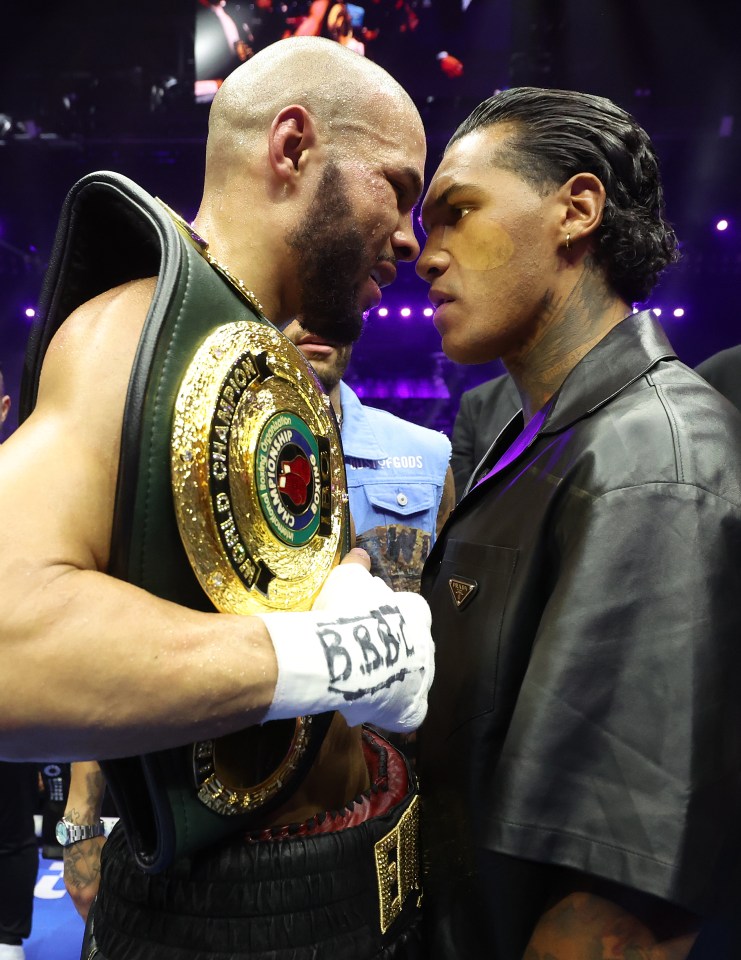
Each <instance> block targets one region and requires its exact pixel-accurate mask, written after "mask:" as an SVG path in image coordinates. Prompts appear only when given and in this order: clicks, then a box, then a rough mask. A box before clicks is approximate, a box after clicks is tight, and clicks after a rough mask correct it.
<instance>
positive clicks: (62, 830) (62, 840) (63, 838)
mask: <svg viewBox="0 0 741 960" xmlns="http://www.w3.org/2000/svg"><path fill="white" fill-rule="evenodd" d="M55 832H56V835H57V840H58V842H59V844H60V845H61V846H63V847H64V846H66V844H67V840H68V839H69V827H68V826H67V824H66V823H65V822H64V820H60V821H59V823H58V824H57V829H56V831H55Z"/></svg>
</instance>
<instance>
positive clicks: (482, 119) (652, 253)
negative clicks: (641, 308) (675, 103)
mask: <svg viewBox="0 0 741 960" xmlns="http://www.w3.org/2000/svg"><path fill="white" fill-rule="evenodd" d="M505 122H508V123H512V124H513V125H514V126H513V135H512V139H511V141H510V142H509V143H508V144H507V145H505V146H504V147H500V149H499V150H498V151H497V154H496V157H495V158H492V159H493V160H494V161H495V162H496V164H497V165H498V166H503V167H505V168H506V169H508V170H511V171H512V172H513V173H516V174H518V175H519V176H521V177H522V178H523V179H524V180H526V181H527V182H528V183H529V184H531V185H532V186H533V187H534V188H535V189H536V190H538V191H539V192H543V191H545V190H547V189H551V188H552V187H554V186H555V187H557V186H559V185H560V184H562V183H565V182H566V180H568V179H569V178H570V177H572V176H574V174H576V173H592V174H594V175H595V176H597V177H599V179H600V180H601V181H602V184H603V185H604V188H605V193H606V200H605V209H604V213H603V217H602V223H601V225H600V227H599V230H598V231H597V233H596V234H595V239H596V244H595V250H594V258H595V261H596V262H597V263H598V264H599V265H600V266H601V267H602V269H603V270H604V271H605V273H606V275H607V280H608V282H609V284H610V285H611V286H612V288H613V289H614V290H615V291H616V293H617V294H618V295H619V296H620V297H622V298H623V299H624V300H625V301H626V302H627V303H635V302H637V301H642V300H645V299H646V298H647V297H648V295H649V294H650V293H651V291H652V290H653V288H654V286H655V285H656V281H657V280H658V277H659V274H660V273H661V271H662V270H663V269H664V268H665V267H666V266H667V265H668V264H670V263H674V262H676V260H678V259H679V254H678V251H677V237H676V234H675V233H674V230H673V229H672V227H671V225H670V224H669V223H667V222H666V220H665V219H664V192H663V189H662V186H661V177H660V175H659V165H658V159H657V156H656V153H655V151H654V148H653V145H652V143H651V140H650V139H649V136H648V134H647V133H646V131H645V130H644V129H643V128H642V127H641V126H640V125H639V124H638V123H637V122H636V120H635V119H634V118H633V117H632V116H631V115H630V114H629V113H627V112H626V111H625V110H623V109H621V108H620V107H618V106H616V105H615V104H614V103H613V102H612V101H611V100H607V99H606V98H605V97H598V96H594V95H592V94H588V93H577V92H575V91H571V90H549V89H544V88H541V87H513V88H512V89H511V90H504V91H503V92H501V93H497V94H495V96H493V97H490V98H489V99H488V100H485V101H484V102H483V103H482V104H480V105H479V106H478V107H477V108H476V109H475V110H474V111H473V113H472V114H471V115H470V117H468V119H467V120H464V121H463V123H462V124H461V125H460V126H459V127H458V129H457V130H456V131H455V133H454V134H453V136H452V137H451V139H450V143H449V144H448V147H449V146H450V145H451V144H453V143H455V142H456V140H460V139H461V137H464V136H466V134H468V133H471V132H472V131H474V130H478V129H479V128H481V127H487V126H490V125H491V124H495V123H505Z"/></svg>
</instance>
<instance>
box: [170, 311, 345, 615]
mask: <svg viewBox="0 0 741 960" xmlns="http://www.w3.org/2000/svg"><path fill="white" fill-rule="evenodd" d="M172 484H173V492H174V499H175V512H176V515H177V521H178V527H179V529H180V536H181V538H182V541H183V545H184V547H185V550H186V553H187V554H188V558H189V560H190V562H191V565H192V567H193V570H194V571H195V574H196V576H197V577H198V580H199V582H200V584H201V586H202V587H203V589H204V591H205V592H206V594H207V595H208V597H209V598H210V600H211V601H212V603H213V604H214V606H215V607H216V608H217V610H220V611H221V612H224V613H241V614H251V613H264V612H267V611H271V610H308V609H310V608H311V605H312V603H313V601H314V599H315V597H316V595H317V593H318V592H319V590H320V589H321V586H322V584H323V583H324V581H325V579H326V577H327V575H328V574H329V572H330V570H331V569H332V567H333V566H335V564H337V563H338V562H339V559H340V553H341V548H342V541H343V532H344V527H343V524H344V516H345V504H346V502H347V489H346V483H345V468H344V463H343V459H342V448H341V445H340V439H339V435H338V431H337V426H336V421H335V419H334V416H333V415H332V414H331V412H330V409H329V398H328V397H327V396H326V394H324V393H323V392H322V391H321V388H320V387H319V386H318V384H317V382H316V380H315V377H314V373H313V371H312V370H311V368H310V367H309V365H308V363H307V362H306V361H305V359H304V358H303V356H302V355H301V353H300V352H299V350H297V349H296V347H295V346H294V345H293V344H292V343H290V341H288V340H287V339H286V338H285V337H284V336H283V335H282V334H281V333H279V332H278V331H277V330H275V329H274V328H273V327H270V326H268V325H267V324H263V323H257V322H252V321H240V322H238V323H231V324H226V325H224V326H222V327H219V328H218V329H217V330H215V331H214V332H213V333H211V334H210V335H209V336H208V337H207V338H206V340H205V341H204V342H203V343H202V344H201V346H200V347H199V349H198V350H197V352H196V354H195V356H194V357H193V360H192V362H191V364H190V366H189V367H188V370H187V371H186V374H185V377H184V378H183V381H182V384H181V387H180V392H179V394H178V397H177V401H176V405H175V418H174V424H173V431H172Z"/></svg>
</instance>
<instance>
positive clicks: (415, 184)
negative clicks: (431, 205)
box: [401, 167, 423, 201]
mask: <svg viewBox="0 0 741 960" xmlns="http://www.w3.org/2000/svg"><path fill="white" fill-rule="evenodd" d="M401 172H402V174H403V176H404V177H405V179H407V180H408V181H409V182H410V183H411V186H412V190H413V191H414V196H415V198H416V199H417V201H418V200H419V197H420V195H421V193H422V186H423V183H422V177H420V175H419V173H418V172H417V171H416V170H415V169H414V167H404V168H403V170H402V171H401Z"/></svg>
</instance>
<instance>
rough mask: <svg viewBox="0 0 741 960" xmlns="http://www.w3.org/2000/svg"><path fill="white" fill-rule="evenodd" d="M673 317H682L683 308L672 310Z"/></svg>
mask: <svg viewBox="0 0 741 960" xmlns="http://www.w3.org/2000/svg"><path fill="white" fill-rule="evenodd" d="M674 316H675V317H683V316H684V307H677V308H676V309H675V310H674Z"/></svg>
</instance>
